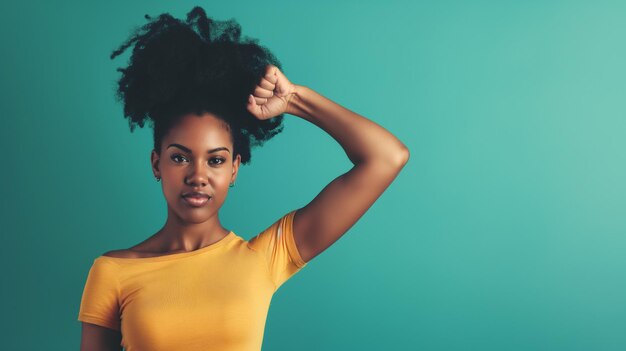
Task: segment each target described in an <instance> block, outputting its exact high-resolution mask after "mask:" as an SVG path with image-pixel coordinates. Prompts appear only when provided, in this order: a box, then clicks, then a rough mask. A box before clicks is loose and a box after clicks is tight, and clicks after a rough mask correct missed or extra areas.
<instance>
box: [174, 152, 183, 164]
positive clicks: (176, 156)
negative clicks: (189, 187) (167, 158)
mask: <svg viewBox="0 0 626 351" xmlns="http://www.w3.org/2000/svg"><path fill="white" fill-rule="evenodd" d="M181 158H182V159H184V157H183V156H181V155H179V154H175V155H172V160H173V161H174V162H176V163H179V162H178V161H177V159H181Z"/></svg>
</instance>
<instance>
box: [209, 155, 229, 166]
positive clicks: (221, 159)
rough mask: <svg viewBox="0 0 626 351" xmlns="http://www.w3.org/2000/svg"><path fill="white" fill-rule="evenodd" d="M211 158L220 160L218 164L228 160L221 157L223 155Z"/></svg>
mask: <svg viewBox="0 0 626 351" xmlns="http://www.w3.org/2000/svg"><path fill="white" fill-rule="evenodd" d="M211 160H217V161H220V162H218V163H216V164H218V165H221V164H222V163H224V162H226V160H225V159H223V158H221V157H214V158H212V159H211Z"/></svg>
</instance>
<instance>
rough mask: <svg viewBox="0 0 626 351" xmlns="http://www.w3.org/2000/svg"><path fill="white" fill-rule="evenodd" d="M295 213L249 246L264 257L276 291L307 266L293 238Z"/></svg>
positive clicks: (284, 218) (281, 220)
mask: <svg viewBox="0 0 626 351" xmlns="http://www.w3.org/2000/svg"><path fill="white" fill-rule="evenodd" d="M295 213H296V210H293V211H291V212H289V213H287V214H286V215H284V216H282V217H281V218H280V219H279V220H277V221H276V222H274V223H273V224H272V225H271V226H269V227H268V228H267V229H265V230H263V231H262V232H261V233H259V234H258V235H257V236H255V237H253V238H252V239H250V240H248V246H249V247H251V248H252V249H253V250H255V251H258V252H260V253H261V254H262V255H263V257H264V259H265V261H266V263H267V266H268V269H269V273H270V277H271V279H272V281H273V282H274V286H275V290H274V291H276V290H278V288H279V287H280V286H281V285H282V284H283V283H284V282H285V281H287V280H288V279H289V278H291V277H292V276H293V275H294V274H296V273H297V272H298V271H300V270H301V269H302V268H303V267H304V266H306V262H304V260H302V257H301V256H300V252H298V248H297V247H296V242H295V241H294V238H293V218H294V216H295Z"/></svg>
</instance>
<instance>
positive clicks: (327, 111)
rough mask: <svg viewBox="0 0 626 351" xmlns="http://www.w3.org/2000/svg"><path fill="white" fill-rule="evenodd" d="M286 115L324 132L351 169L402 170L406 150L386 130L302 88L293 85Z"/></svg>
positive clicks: (406, 153)
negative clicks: (373, 165)
mask: <svg viewBox="0 0 626 351" xmlns="http://www.w3.org/2000/svg"><path fill="white" fill-rule="evenodd" d="M286 113H289V114H291V115H294V116H298V117H301V118H303V119H305V120H307V121H309V122H311V123H313V124H315V125H316V126H318V127H320V128H322V129H323V130H324V131H326V132H327V133H328V134H329V135H330V136H332V137H333V138H334V139H335V140H337V142H338V143H339V144H340V145H341V147H342V148H343V149H344V151H345V152H346V155H347V156H348V158H349V159H350V161H352V163H353V164H355V165H356V164H358V163H361V162H371V161H377V162H378V161H383V162H387V161H388V162H389V163H390V164H392V165H398V166H402V165H404V164H405V163H406V162H407V160H408V157H409V151H408V148H407V147H406V146H405V145H404V144H403V143H402V142H401V141H400V140H398V138H396V137H395V136H394V135H393V134H391V133H390V132H389V131H388V130H386V129H385V128H383V127H381V126H380V125H378V124H376V123H374V122H373V121H371V120H369V119H367V118H365V117H363V116H361V115H359V114H357V113H355V112H352V111H350V110H349V109H347V108H345V107H343V106H341V105H339V104H337V103H335V102H334V101H332V100H330V99H328V98H326V97H324V96H322V95H321V94H319V93H317V92H316V91H314V90H313V89H310V88H308V87H306V86H303V85H296V92H295V94H294V96H293V97H292V99H291V100H290V102H289V105H288V107H287V111H286Z"/></svg>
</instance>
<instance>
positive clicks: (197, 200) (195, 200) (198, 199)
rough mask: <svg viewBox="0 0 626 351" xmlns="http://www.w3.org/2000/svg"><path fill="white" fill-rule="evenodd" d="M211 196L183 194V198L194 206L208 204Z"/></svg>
mask: <svg viewBox="0 0 626 351" xmlns="http://www.w3.org/2000/svg"><path fill="white" fill-rule="evenodd" d="M210 199H211V198H210V197H207V196H183V200H184V201H185V202H186V203H187V204H189V205H191V206H194V207H202V206H204V205H206V204H207V203H208V202H209V200H210Z"/></svg>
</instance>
